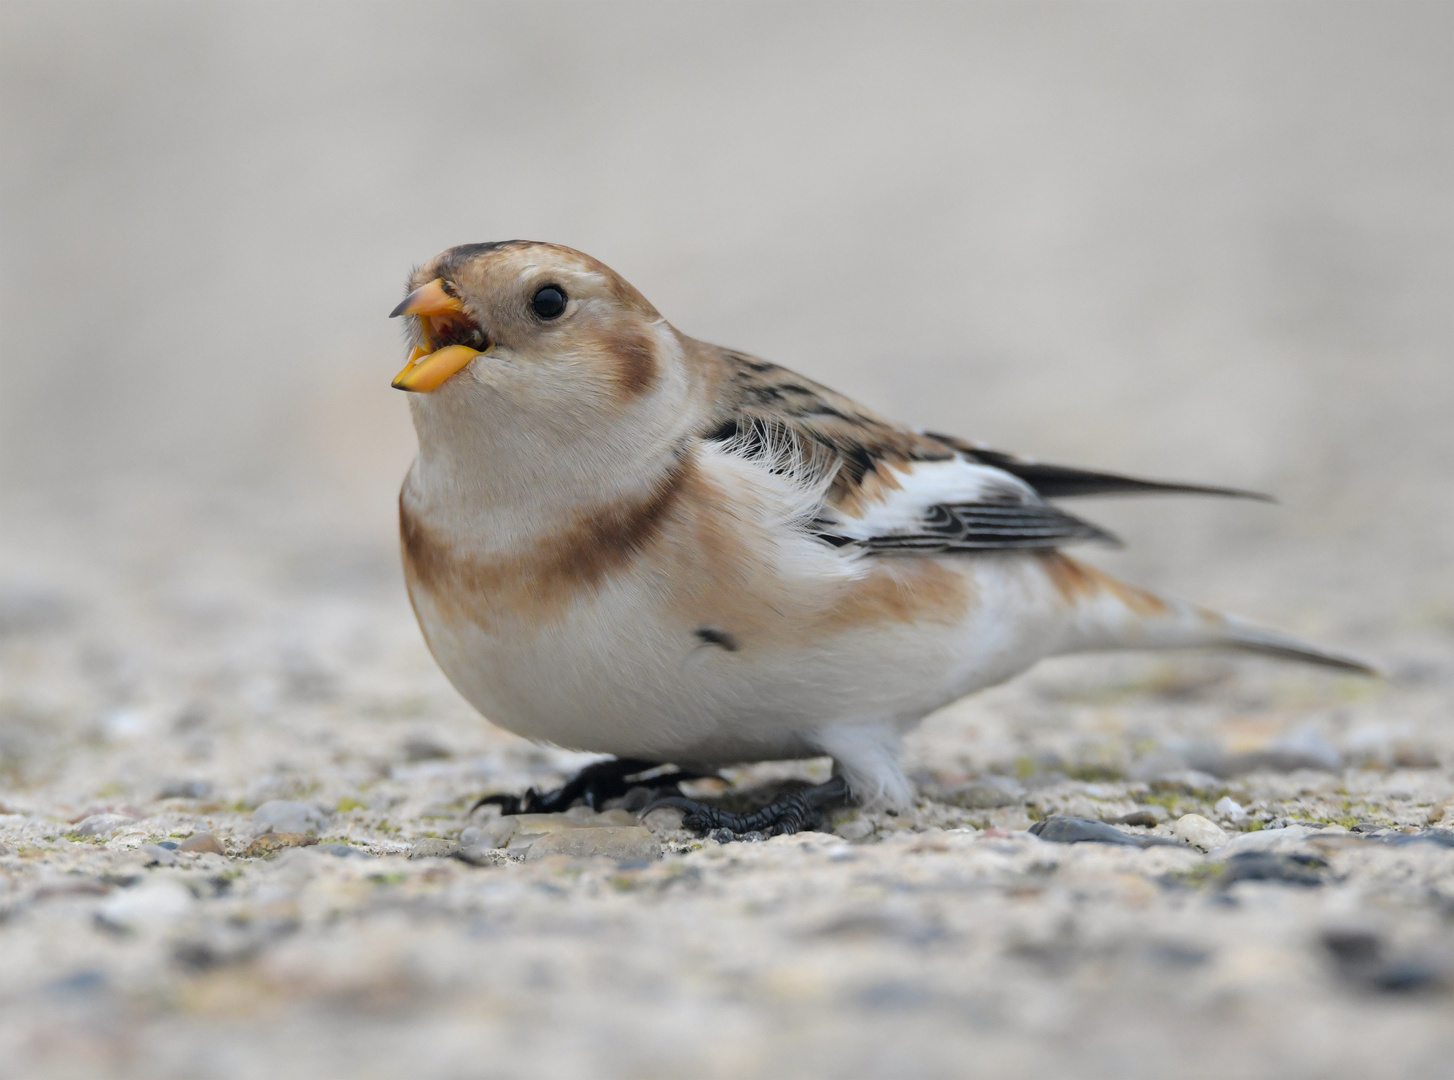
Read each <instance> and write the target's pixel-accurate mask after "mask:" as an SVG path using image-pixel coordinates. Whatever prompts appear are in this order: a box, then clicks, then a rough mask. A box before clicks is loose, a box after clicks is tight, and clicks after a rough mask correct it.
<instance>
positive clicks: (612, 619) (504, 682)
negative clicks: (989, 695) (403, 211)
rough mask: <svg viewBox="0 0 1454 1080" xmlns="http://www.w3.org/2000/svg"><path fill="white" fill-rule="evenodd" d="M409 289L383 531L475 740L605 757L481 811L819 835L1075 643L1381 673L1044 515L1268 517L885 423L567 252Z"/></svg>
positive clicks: (452, 258) (446, 265)
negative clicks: (744, 792)
mask: <svg viewBox="0 0 1454 1080" xmlns="http://www.w3.org/2000/svg"><path fill="white" fill-rule="evenodd" d="M406 292H407V295H406V296H405V298H404V300H403V301H402V302H401V303H400V304H399V305H398V306H397V307H396V308H395V309H394V310H393V312H392V313H391V317H406V329H407V338H408V342H407V344H408V346H410V347H411V348H410V351H409V357H408V360H407V362H406V363H405V365H404V368H403V369H402V370H401V371H400V372H399V374H398V375H397V376H396V377H395V379H394V381H393V386H394V387H395V388H397V389H400V390H403V391H406V392H408V394H409V399H408V400H409V407H410V412H411V414H412V419H413V423H414V428H415V431H416V434H417V437H418V454H417V457H416V458H415V460H414V462H413V464H412V466H411V467H410V469H409V471H408V474H407V476H406V478H405V481H404V484H403V487H402V490H401V491H400V496H399V526H400V541H401V552H402V559H403V568H404V578H405V583H406V585H407V589H408V594H409V598H410V601H411V603H412V605H413V609H414V612H415V615H416V617H417V620H418V623H419V626H420V628H421V630H422V632H423V636H424V640H425V642H426V643H427V645H428V647H429V649H430V651H431V652H432V654H433V656H434V658H435V659H436V661H437V662H438V664H439V666H440V668H441V669H442V670H443V672H444V674H445V675H446V676H447V677H448V679H449V680H450V682H452V683H453V685H454V686H455V687H456V688H457V689H458V691H459V692H460V694H461V695H463V697H464V698H465V699H466V700H467V701H468V702H469V703H470V704H471V705H473V706H474V707H475V708H476V709H477V710H478V711H479V712H480V713H481V714H483V716H484V717H486V718H487V719H488V720H489V721H491V722H492V723H494V724H496V725H498V726H500V727H503V728H505V729H507V730H509V731H511V732H514V733H516V734H518V735H521V736H524V737H525V738H527V739H531V740H535V741H536V742H538V743H543V744H553V745H555V746H559V747H564V748H568V749H572V750H578V751H589V752H594V753H599V754H606V755H611V756H610V757H609V758H607V759H606V760H605V761H598V762H596V763H594V764H593V765H591V766H588V767H587V768H586V769H585V770H583V772H582V773H581V774H580V776H578V777H576V778H575V779H573V780H571V781H569V782H567V783H566V784H565V785H563V786H562V787H561V788H560V789H557V790H556V791H554V792H548V793H545V794H541V793H539V792H536V791H535V790H534V789H531V790H529V791H528V792H526V793H525V795H524V797H523V798H522V797H519V796H515V795H510V794H496V795H493V796H489V797H487V798H486V799H483V800H481V802H494V803H496V804H498V805H499V806H500V807H501V809H502V811H504V812H507V813H513V812H519V811H520V810H522V809H524V810H527V811H530V810H534V811H539V812H548V811H553V810H563V809H565V808H567V807H568V806H569V805H570V804H572V803H574V802H577V801H582V800H584V801H585V802H586V803H587V804H588V805H592V806H596V805H599V804H600V803H602V801H604V800H606V799H608V798H610V797H612V796H615V795H620V794H621V793H623V792H625V791H627V790H628V789H630V788H631V787H632V786H633V785H637V786H644V787H645V789H646V790H647V791H649V792H655V793H656V795H657V796H658V797H657V798H656V800H655V801H654V802H653V803H652V804H651V805H653V806H654V805H660V804H665V805H673V806H678V807H680V808H681V809H682V811H683V814H684V817H683V821H684V823H685V824H686V825H687V827H689V828H693V829H696V830H697V831H699V832H704V833H707V832H710V833H711V834H712V835H719V834H720V836H722V837H726V838H735V837H738V836H743V835H748V834H750V833H754V832H755V833H758V834H762V835H771V834H773V833H780V832H792V831H796V830H797V829H801V828H806V827H811V826H812V825H813V824H814V822H815V821H816V820H817V819H818V817H819V815H820V814H821V813H823V812H824V810H825V808H826V807H828V806H833V805H838V804H841V803H844V802H855V803H858V804H861V805H863V806H865V807H871V808H882V809H884V810H887V811H889V812H903V811H905V810H906V809H908V808H909V807H911V806H912V805H913V803H914V800H915V797H916V795H915V790H914V786H913V784H912V783H911V782H910V781H909V779H908V777H907V776H906V775H905V772H904V770H903V767H902V765H901V764H900V760H899V757H900V746H901V741H902V738H903V736H904V735H905V734H906V733H907V732H908V731H910V730H911V729H912V728H914V727H915V726H916V725H917V724H918V723H919V721H920V720H921V719H922V718H923V717H925V716H926V715H928V714H929V713H931V712H933V711H934V710H936V709H939V708H941V707H943V706H945V705H947V704H949V703H951V702H953V701H956V700H958V699H960V698H962V697H964V696H966V695H968V694H971V693H974V692H975V691H978V690H982V689H984V688H986V687H989V686H993V685H995V684H998V683H1002V682H1004V681H1006V680H1007V679H1010V678H1012V677H1013V676H1015V675H1017V674H1019V673H1021V672H1024V671H1025V670H1027V669H1028V668H1030V667H1031V666H1033V665H1034V664H1035V663H1036V662H1037V661H1039V660H1041V659H1044V658H1046V657H1050V656H1057V655H1062V654H1066V653H1075V652H1083V651H1093V650H1113V649H1167V648H1183V647H1197V646H1214V647H1230V648H1234V649H1242V650H1251V651H1254V652H1260V653H1266V654H1272V655H1274V656H1280V657H1284V658H1289V659H1293V660H1299V661H1307V662H1310V663H1314V664H1321V665H1325V666H1328V667H1331V668H1338V669H1343V670H1346V671H1354V672H1360V673H1372V672H1374V670H1375V669H1373V667H1372V666H1371V665H1370V664H1368V663H1366V662H1365V661H1363V660H1360V659H1358V658H1356V657H1354V656H1351V655H1345V654H1343V653H1340V652H1336V651H1333V650H1329V649H1324V648H1321V647H1319V646H1316V645H1312V644H1308V643H1305V642H1303V641H1301V640H1299V639H1297V638H1295V637H1293V636H1291V635H1289V634H1286V633H1283V632H1281V631H1278V630H1274V629H1270V628H1266V627H1263V626H1260V625H1256V624H1254V623H1251V622H1248V621H1246V620H1244V619H1241V618H1238V617H1235V616H1232V615H1227V614H1222V613H1219V612H1216V611H1212V610H1209V609H1206V608H1202V607H1199V606H1196V605H1194V604H1191V603H1188V602H1186V601H1183V600H1180V599H1176V598H1174V597H1170V596H1165V595H1161V594H1159V593H1157V592H1153V591H1151V590H1148V589H1145V588H1142V587H1140V586H1137V585H1132V584H1129V583H1126V582H1123V581H1120V580H1118V579H1117V578H1115V577H1112V576H1111V575H1109V574H1107V573H1105V572H1103V571H1101V570H1099V569H1096V568H1095V567H1093V566H1091V565H1089V564H1087V563H1084V562H1082V561H1080V560H1078V559H1075V558H1072V557H1071V556H1069V555H1067V554H1065V552H1064V551H1063V550H1062V549H1063V548H1065V547H1067V546H1071V545H1074V544H1080V543H1101V544H1114V543H1117V542H1118V541H1117V540H1116V538H1115V537H1113V536H1112V535H1111V534H1110V533H1108V532H1106V531H1105V530H1104V529H1101V528H1100V527H1098V526H1096V525H1094V524H1092V523H1090V522H1088V521H1086V520H1084V519H1082V518H1080V517H1077V516H1074V515H1072V514H1070V513H1068V512H1067V511H1065V510H1063V509H1062V508H1061V507H1060V506H1059V505H1057V503H1058V501H1059V500H1061V499H1066V498H1071V497H1076V496H1086V495H1096V494H1113V493H1126V494H1175V493H1183V494H1199V495H1221V496H1231V497H1243V498H1254V499H1264V498H1266V496H1261V495H1257V494H1255V493H1252V492H1246V491H1240V490H1237V489H1232V488H1225V487H1215V486H1208V485H1202V484H1189V483H1175V482H1168V481H1159V480H1143V479H1137V478H1134V477H1129V476H1123V475H1120V474H1117V473H1109V472H1098V471H1093V470H1089V469H1080V468H1074V467H1070V466H1062V465H1054V464H1048V463H1042V462H1039V461H1037V460H1034V459H1031V458H1025V457H1019V456H1016V455H1013V454H1010V453H1006V452H1003V451H999V450H995V449H992V448H990V447H987V446H983V445H980V444H979V443H975V442H971V441H968V440H964V439H960V438H957V437H955V436H952V435H946V434H940V433H934V432H929V431H922V430H917V429H914V428H910V427H906V426H903V425H900V424H897V423H894V422H893V421H890V420H888V419H885V418H884V417H882V416H880V415H878V414H877V413H875V412H874V411H872V410H871V409H869V408H866V407H864V406H862V405H860V404H858V403H856V402H854V401H852V400H850V399H849V398H847V397H845V396H843V395H842V394H839V393H837V392H835V391H833V390H831V389H829V388H828V387H826V386H823V385H821V384H820V383H817V382H815V381H813V380H811V379H808V378H805V377H803V376H801V375H799V374H797V373H795V372H793V371H790V370H789V369H787V368H785V367H781V366H779V365H777V364H774V363H770V362H768V361H765V360H762V359H759V358H757V357H755V356H752V355H749V354H747V353H744V352H740V351H737V350H734V349H730V348H723V347H720V346H716V345H711V344H708V343H706V342H703V341H699V340H696V339H694V338H691V337H688V336H687V335H686V334H684V333H682V332H681V331H679V330H677V329H676V328H675V327H674V326H673V325H672V324H671V323H669V322H667V321H666V319H665V318H663V317H662V315H661V314H660V313H659V312H658V311H657V309H656V308H655V307H654V306H652V304H651V303H650V302H649V301H648V300H647V299H646V298H645V296H643V295H642V294H641V293H640V292H639V291H638V290H637V289H636V288H634V287H633V286H632V285H631V284H629V283H628V282H627V281H626V280H625V279H624V278H623V277H621V276H620V275H619V274H617V273H616V272H615V271H613V270H611V269H610V268H609V267H607V266H606V265H605V264H604V263H602V262H600V261H598V260H597V259H595V258H592V257H591V256H589V255H586V254H584V253H583V252H580V251H576V250H574V249H572V248H569V247H565V246H562V245H559V244H552V243H544V242H536V241H523V240H511V241H497V242H491V243H476V244H463V245H460V246H456V247H451V248H449V249H447V250H445V251H443V252H441V253H440V254H438V255H436V256H434V257H433V258H432V259H429V260H428V261H427V262H426V263H424V265H422V266H420V267H418V268H416V269H415V270H414V272H413V273H412V274H411V275H410V278H409V281H408V285H407V289H406ZM825 755H826V756H828V757H830V758H831V759H832V761H833V770H832V776H831V779H830V780H829V781H827V782H826V783H825V784H821V785H816V786H814V787H810V788H808V789H805V790H801V791H796V792H790V793H787V794H784V795H781V796H779V797H778V798H777V799H775V800H773V801H771V802H769V803H768V804H767V805H765V806H763V807H761V808H759V809H757V810H754V811H752V812H750V813H732V812H728V811H727V810H725V809H722V808H720V807H715V806H710V805H707V804H705V803H702V802H699V801H696V800H694V799H690V798H687V797H686V796H684V795H682V793H681V790H680V781H681V780H682V779H683V778H685V777H694V776H703V775H710V774H711V770H714V769H717V768H721V767H723V766H726V765H730V764H737V763H748V762H759V761H767V760H779V759H803V758H814V757H822V756H825ZM673 770H675V771H673ZM703 770H705V771H703ZM477 805H478V804H477Z"/></svg>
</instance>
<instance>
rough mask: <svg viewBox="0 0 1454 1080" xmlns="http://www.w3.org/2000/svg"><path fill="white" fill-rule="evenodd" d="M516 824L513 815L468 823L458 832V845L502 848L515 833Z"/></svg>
mask: <svg viewBox="0 0 1454 1080" xmlns="http://www.w3.org/2000/svg"><path fill="white" fill-rule="evenodd" d="M517 825H518V822H517V821H516V819H515V818H513V817H498V818H495V819H494V820H493V821H486V822H485V823H484V824H483V825H470V826H468V827H467V828H466V829H465V830H464V831H463V832H461V833H460V834H459V842H460V846H461V847H484V848H502V847H504V846H505V845H506V844H508V843H509V842H510V837H512V836H514V835H515V829H516V827H517Z"/></svg>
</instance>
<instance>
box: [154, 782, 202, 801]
mask: <svg viewBox="0 0 1454 1080" xmlns="http://www.w3.org/2000/svg"><path fill="white" fill-rule="evenodd" d="M211 794H212V781H210V780H171V781H168V782H167V783H165V784H163V785H162V789H161V790H160V791H159V792H157V798H158V799H205V798H207V797H208V796H209V795H211Z"/></svg>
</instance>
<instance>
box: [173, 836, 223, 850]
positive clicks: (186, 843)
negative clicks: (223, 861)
mask: <svg viewBox="0 0 1454 1080" xmlns="http://www.w3.org/2000/svg"><path fill="white" fill-rule="evenodd" d="M177 850H178V851H198V852H200V851H208V852H211V853H212V854H213V855H226V854H227V849H226V848H225V847H223V846H222V841H221V840H219V839H217V837H215V836H213V835H212V834H211V833H210V832H199V833H193V834H192V835H191V836H189V837H187V839H185V840H183V841H182V842H181V843H180V844H178V845H177Z"/></svg>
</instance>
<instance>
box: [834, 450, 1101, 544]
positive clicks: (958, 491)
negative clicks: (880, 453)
mask: <svg viewBox="0 0 1454 1080" xmlns="http://www.w3.org/2000/svg"><path fill="white" fill-rule="evenodd" d="M879 468H880V469H888V468H890V467H889V466H887V465H880V466H879ZM888 475H889V476H890V477H891V478H892V480H893V481H894V482H896V483H897V485H898V486H897V487H894V486H892V485H891V484H887V483H885V484H881V485H879V488H878V490H877V491H876V493H875V494H876V496H877V497H876V498H875V499H873V500H863V501H861V502H860V503H859V504H858V505H859V508H860V512H859V513H857V514H850V513H848V512H846V511H844V510H843V509H841V508H838V507H831V506H824V507H823V509H822V511H821V512H820V514H819V516H818V521H817V522H816V523H815V524H816V525H817V527H818V528H819V529H820V530H822V534H823V535H824V537H825V539H829V540H831V541H832V542H834V543H856V544H858V545H861V546H862V547H865V548H867V549H869V550H871V551H918V552H923V553H934V552H943V551H987V550H996V549H1006V548H1019V549H1025V548H1053V547H1057V546H1059V545H1061V544H1066V543H1071V542H1074V541H1077V540H1100V541H1108V542H1111V543H1115V542H1116V540H1115V537H1113V536H1111V535H1110V534H1109V533H1107V532H1105V531H1103V530H1102V529H1099V528H1097V527H1096V526H1094V525H1091V524H1090V523H1089V522H1085V521H1081V520H1080V519H1079V518H1076V517H1072V516H1071V515H1069V514H1067V513H1065V512H1064V511H1061V510H1058V509H1056V508H1055V507H1053V506H1050V505H1048V504H1047V503H1046V502H1045V501H1044V500H1042V499H1041V498H1040V496H1039V495H1037V494H1036V493H1035V490H1034V489H1033V488H1032V487H1030V485H1029V484H1027V483H1025V481H1023V480H1021V479H1020V478H1019V477H1017V476H1012V475H1011V474H1010V473H1007V472H1004V471H1003V470H1000V469H996V468H994V467H993V466H990V465H979V464H975V463H974V462H970V461H966V460H965V459H964V458H952V459H950V460H947V461H916V462H913V463H912V464H911V465H909V466H908V467H907V468H900V467H893V468H892V471H891V472H890V473H889V474H888Z"/></svg>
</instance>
